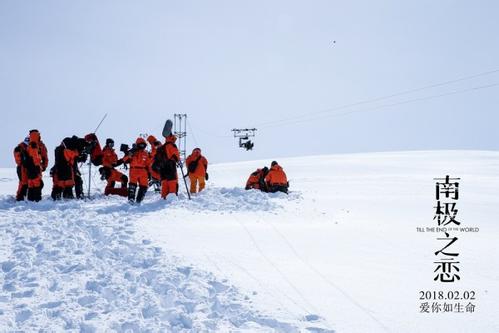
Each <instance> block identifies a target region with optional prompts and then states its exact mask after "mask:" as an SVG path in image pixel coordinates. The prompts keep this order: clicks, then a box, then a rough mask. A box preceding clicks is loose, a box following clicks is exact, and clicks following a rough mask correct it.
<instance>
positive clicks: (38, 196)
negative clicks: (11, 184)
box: [24, 130, 48, 201]
mask: <svg viewBox="0 0 499 333" xmlns="http://www.w3.org/2000/svg"><path fill="white" fill-rule="evenodd" d="M47 164H48V158H47V147H45V144H43V142H42V141H41V137H40V132H38V130H31V131H30V132H29V143H28V147H27V148H26V159H25V160H24V167H25V168H26V172H27V175H28V195H27V197H28V200H29V201H40V200H42V188H43V181H42V172H43V171H45V169H46V168H47Z"/></svg>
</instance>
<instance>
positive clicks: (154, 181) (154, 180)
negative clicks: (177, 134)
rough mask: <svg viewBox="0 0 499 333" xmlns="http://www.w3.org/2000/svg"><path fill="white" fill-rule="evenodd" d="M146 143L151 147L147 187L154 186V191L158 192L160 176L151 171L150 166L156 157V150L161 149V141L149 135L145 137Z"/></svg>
mask: <svg viewBox="0 0 499 333" xmlns="http://www.w3.org/2000/svg"><path fill="white" fill-rule="evenodd" d="M147 142H149V144H150V145H151V152H150V153H149V156H150V157H151V165H150V166H149V173H150V174H151V180H150V181H149V186H151V185H152V186H154V190H155V191H157V192H159V191H160V190H161V175H160V174H159V173H158V172H157V171H155V170H154V169H153V167H152V164H153V162H154V158H155V157H156V153H157V151H158V148H159V147H161V141H159V140H158V139H156V137H155V136H154V135H149V136H148V137H147Z"/></svg>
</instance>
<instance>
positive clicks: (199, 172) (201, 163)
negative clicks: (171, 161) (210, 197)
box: [185, 148, 208, 193]
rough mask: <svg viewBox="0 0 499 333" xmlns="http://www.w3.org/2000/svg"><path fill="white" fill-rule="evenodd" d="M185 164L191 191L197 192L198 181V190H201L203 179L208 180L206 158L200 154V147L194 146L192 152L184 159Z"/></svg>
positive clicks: (203, 183) (203, 184)
mask: <svg viewBox="0 0 499 333" xmlns="http://www.w3.org/2000/svg"><path fill="white" fill-rule="evenodd" d="M185 164H187V171H188V175H189V180H190V181H191V193H197V192H198V190H197V184H198V182H199V192H201V191H202V190H203V189H204V187H205V185H206V182H205V179H206V180H208V173H207V172H206V171H208V160H207V159H206V158H205V157H204V156H203V155H201V149H199V148H195V149H194V150H193V151H192V154H191V155H189V157H187V159H186V160H185Z"/></svg>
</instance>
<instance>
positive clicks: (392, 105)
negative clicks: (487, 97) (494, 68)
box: [261, 83, 499, 128]
mask: <svg viewBox="0 0 499 333" xmlns="http://www.w3.org/2000/svg"><path fill="white" fill-rule="evenodd" d="M496 86H499V83H492V84H487V85H483V86H478V87H472V88H467V89H461V90H455V91H451V92H447V93H442V94H438V95H431V96H426V97H419V98H414V99H410V100H406V101H401V102H396V103H391V104H385V105H380V106H376V107H372V108H367V109H361V110H351V111H346V112H342V113H335V114H324V115H321V116H316V117H314V116H312V117H309V118H306V119H301V120H294V121H293V120H288V121H284V122H282V123H280V124H275V125H267V126H263V127H261V128H270V127H278V126H286V125H293V124H299V123H304V122H309V121H312V120H317V119H324V118H332V117H340V116H345V115H349V114H353V113H361V112H369V111H374V110H379V109H384V108H389V107H394V106H398V105H403V104H409V103H414V102H420V101H426V100H431V99H436V98H441V97H445V96H451V95H457V94H461V93H466V92H470V91H476V90H481V89H488V88H492V87H496Z"/></svg>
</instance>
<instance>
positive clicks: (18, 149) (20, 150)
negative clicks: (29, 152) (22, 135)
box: [14, 141, 28, 166]
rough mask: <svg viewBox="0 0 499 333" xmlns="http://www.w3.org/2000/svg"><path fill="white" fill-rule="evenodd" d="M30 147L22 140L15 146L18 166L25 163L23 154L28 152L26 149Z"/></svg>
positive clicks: (15, 157)
mask: <svg viewBox="0 0 499 333" xmlns="http://www.w3.org/2000/svg"><path fill="white" fill-rule="evenodd" d="M27 148H28V145H27V144H26V143H24V141H23V142H21V143H20V144H18V145H17V146H16V148H14V160H15V161H16V165H17V166H22V163H23V159H24V157H23V155H24V154H25V153H26V149H27Z"/></svg>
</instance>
